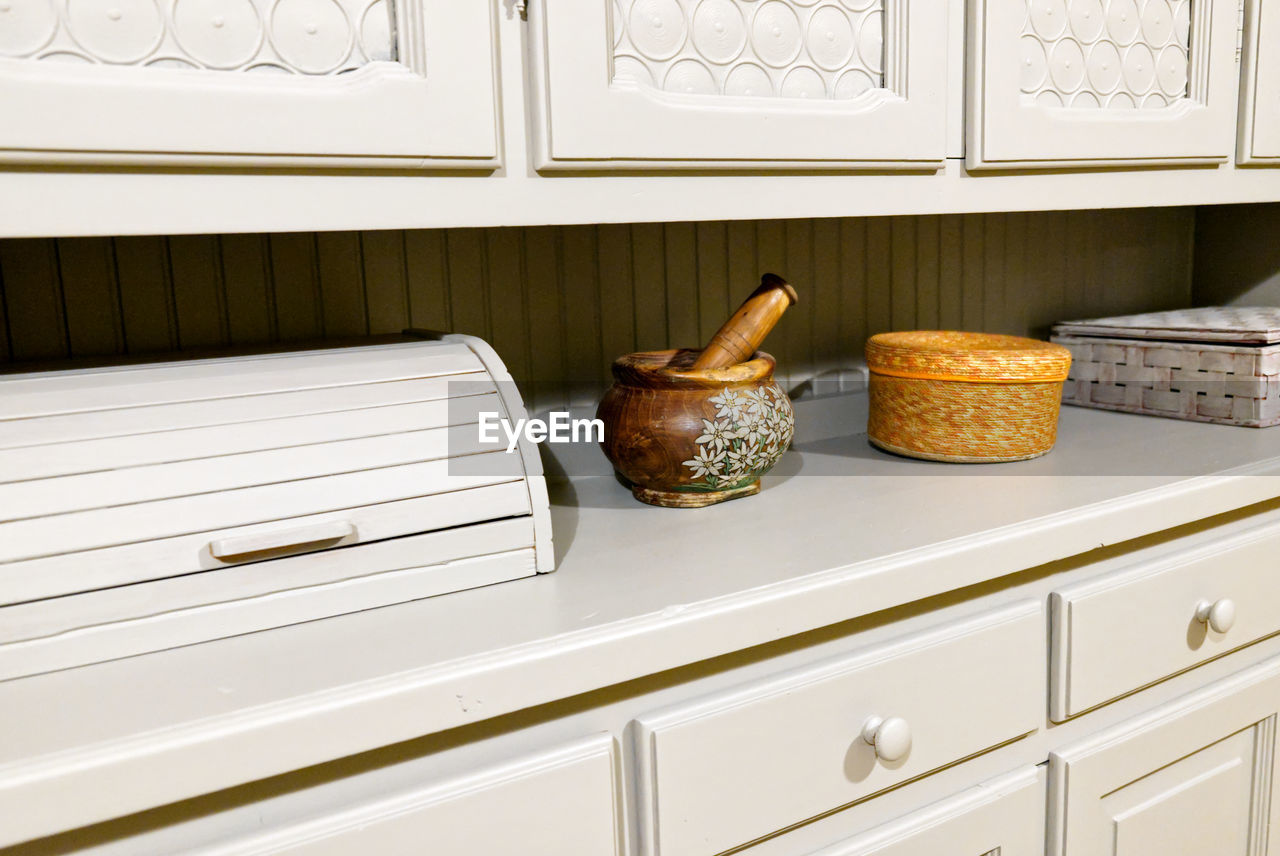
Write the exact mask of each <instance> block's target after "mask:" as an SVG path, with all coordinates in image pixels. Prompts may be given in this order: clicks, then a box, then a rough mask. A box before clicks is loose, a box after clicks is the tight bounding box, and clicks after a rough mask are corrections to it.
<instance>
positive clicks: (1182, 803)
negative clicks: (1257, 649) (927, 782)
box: [1049, 658, 1280, 856]
mask: <svg viewBox="0 0 1280 856" xmlns="http://www.w3.org/2000/svg"><path fill="white" fill-rule="evenodd" d="M1278 710H1280V661H1278V660H1276V659H1275V658H1273V659H1271V660H1267V661H1264V662H1263V663H1261V664H1259V665H1257V666H1254V667H1253V668H1250V669H1246V670H1244V671H1242V672H1239V673H1237V674H1236V675H1233V676H1232V677H1229V678H1226V679H1224V680H1222V681H1219V682H1217V683H1214V684H1210V685H1209V686H1207V687H1205V688H1204V689H1202V690H1199V691H1198V692H1195V693H1192V694H1190V695H1188V696H1186V697H1184V698H1182V699H1180V700H1178V701H1175V702H1173V703H1171V704H1169V705H1167V706H1165V707H1163V708H1159V709H1157V710H1155V711H1153V712H1151V713H1148V714H1146V715H1143V716H1139V717H1137V718H1135V719H1133V720H1130V721H1127V722H1124V723H1120V724H1119V725H1117V726H1115V727H1113V728H1111V729H1107V730H1104V731H1102V732H1099V733H1098V734H1096V735H1094V736H1092V737H1090V738H1088V739H1087V740H1085V741H1083V742H1082V743H1080V744H1076V745H1071V746H1068V747H1065V748H1063V749H1060V750H1058V751H1055V752H1052V753H1050V756H1049V769H1050V776H1049V788H1050V793H1049V813H1050V832H1049V853H1050V854H1051V856H1149V854H1155V853H1160V854H1184V853H1185V854H1192V853H1213V854H1214V856H1257V854H1262V853H1266V852H1269V850H1272V849H1274V848H1272V847H1269V842H1270V841H1271V840H1272V839H1273V838H1274V837H1275V832H1274V830H1277V828H1278V827H1277V822H1276V820H1277V819H1276V814H1275V803H1274V802H1273V800H1272V782H1273V780H1274V776H1275V765H1276V756H1275V737H1276V716H1277V711H1278Z"/></svg>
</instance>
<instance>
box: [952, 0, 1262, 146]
mask: <svg viewBox="0 0 1280 856" xmlns="http://www.w3.org/2000/svg"><path fill="white" fill-rule="evenodd" d="M1175 7H1176V9H1177V11H1175ZM1237 8H1238V7H1237V0H1204V2H1195V3H1187V4H1182V3H1180V2H1174V3H1169V2H1163V0H1162V2H1159V3H1151V4H1143V6H1142V8H1141V9H1139V7H1138V4H1136V3H1123V4H1117V5H1116V6H1115V7H1110V6H1109V7H1108V9H1107V12H1106V13H1105V14H1104V12H1103V9H1102V6H1101V5H1100V4H1097V3H1094V2H1091V0H1073V2H1071V3H1047V4H1042V3H1030V4H1023V3H1007V2H986V0H976V2H972V3H970V4H969V6H968V10H969V45H968V46H969V55H968V77H967V82H968V87H969V88H968V100H967V106H968V116H967V118H968V124H967V126H966V130H967V133H968V137H967V147H966V150H965V163H966V165H967V166H968V168H969V169H1013V168H1019V167H1028V166H1032V167H1034V166H1040V167H1073V166H1080V167H1098V166H1115V165H1125V164H1127V165H1142V166H1159V165H1166V166H1167V165H1177V164H1212V163H1222V162H1225V161H1227V160H1229V159H1230V157H1231V152H1232V148H1233V141H1234V139H1235V116H1236V97H1237V76H1238V73H1237V68H1236V34H1237ZM1091 13H1092V15H1091ZM1188 30H1189V31H1190V34H1191V35H1190V37H1189V40H1188V41H1189V48H1184V47H1182V46H1180V45H1178V44H1176V37H1177V34H1178V33H1179V32H1180V33H1182V34H1183V35H1184V36H1185V35H1186V33H1187V32H1188ZM1082 44H1083V45H1084V48H1083V49H1082V47H1081V45H1082ZM1117 44H1120V45H1125V47H1124V48H1123V54H1122V53H1121V50H1119V49H1117V47H1116V45H1117ZM1086 51H1087V52H1088V56H1087V58H1086ZM1041 90H1043V91H1041ZM1077 90H1079V91H1077ZM1127 90H1136V91H1134V92H1133V94H1129V92H1127ZM1148 90H1150V91H1151V92H1152V94H1148ZM1095 91H1097V92H1099V93H1101V94H1099V95H1095V94H1094V92H1095ZM1037 93H1038V94H1037ZM1046 96H1048V98H1049V100H1050V101H1051V102H1052V104H1050V105H1048V106H1046V103H1047V102H1046V100H1045V99H1046ZM1117 98H1124V99H1127V101H1128V107H1127V108H1123V107H1120V106H1118V105H1116V104H1114V103H1113V102H1114V100H1115V99H1117ZM1153 98H1154V99H1156V103H1155V104H1152V103H1151V99H1153ZM1081 99H1084V100H1083V101H1082V100H1081Z"/></svg>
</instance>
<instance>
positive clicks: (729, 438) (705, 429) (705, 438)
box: [693, 419, 738, 452]
mask: <svg viewBox="0 0 1280 856" xmlns="http://www.w3.org/2000/svg"><path fill="white" fill-rule="evenodd" d="M736 439H738V432H737V431H734V430H733V425H732V423H730V422H729V420H727V419H719V420H717V421H715V422H712V421H711V420H710V419H703V420H702V434H700V435H699V436H698V439H696V440H694V441H693V442H695V443H697V444H698V445H703V444H706V445H708V446H713V447H714V448H715V450H716V451H717V452H719V451H722V450H723V449H724V448H725V447H726V446H728V445H729V444H731V443H732V442H733V441H734V440H736Z"/></svg>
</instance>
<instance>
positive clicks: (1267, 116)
mask: <svg viewBox="0 0 1280 856" xmlns="http://www.w3.org/2000/svg"><path fill="white" fill-rule="evenodd" d="M1242 48H1243V49H1242V51H1241V57H1240V69H1241V70H1240V74H1241V80H1240V87H1241V92H1240V140H1239V149H1238V151H1237V153H1236V159H1237V161H1238V162H1239V163H1242V164H1258V165H1276V164H1280V109H1278V108H1277V106H1276V105H1277V104H1280V8H1277V7H1276V6H1275V5H1274V4H1267V5H1266V6H1265V8H1264V4H1263V3H1262V0H1245V2H1244V34H1243V40H1242Z"/></svg>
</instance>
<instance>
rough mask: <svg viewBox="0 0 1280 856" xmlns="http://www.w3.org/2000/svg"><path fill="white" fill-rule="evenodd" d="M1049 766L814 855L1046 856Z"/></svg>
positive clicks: (1011, 776)
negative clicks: (1047, 773) (1046, 787)
mask: <svg viewBox="0 0 1280 856" xmlns="http://www.w3.org/2000/svg"><path fill="white" fill-rule="evenodd" d="M1045 778H1046V773H1045V767H1044V765H1040V766H1037V767H1027V768H1024V769H1021V770H1017V771H1015V772H1013V773H1009V774H1008V775H1005V776H1001V777H1000V778H998V779H994V780H991V781H986V782H983V783H981V784H979V785H976V786H974V787H972V788H970V789H968V790H966V791H964V792H963V793H960V794H957V795H956V796H954V797H952V798H950V799H946V800H941V801H939V802H937V803H935V804H933V805H929V806H926V807H925V808H923V809H920V810H919V811H915V812H912V813H911V814H908V815H907V816H906V817H901V818H898V819H897V820H894V821H890V822H889V823H886V824H884V825H882V826H879V827H876V828H875V829H873V830H871V831H870V832H867V833H865V834H863V835H859V836H856V837H854V838H852V839H849V840H847V841H842V842H840V843H838V844H834V845H832V846H830V847H824V848H823V849H822V850H819V851H818V852H816V853H813V854H811V856H991V854H995V856H1044V810H1045V804H1044V803H1045V800H1044V783H1045Z"/></svg>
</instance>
